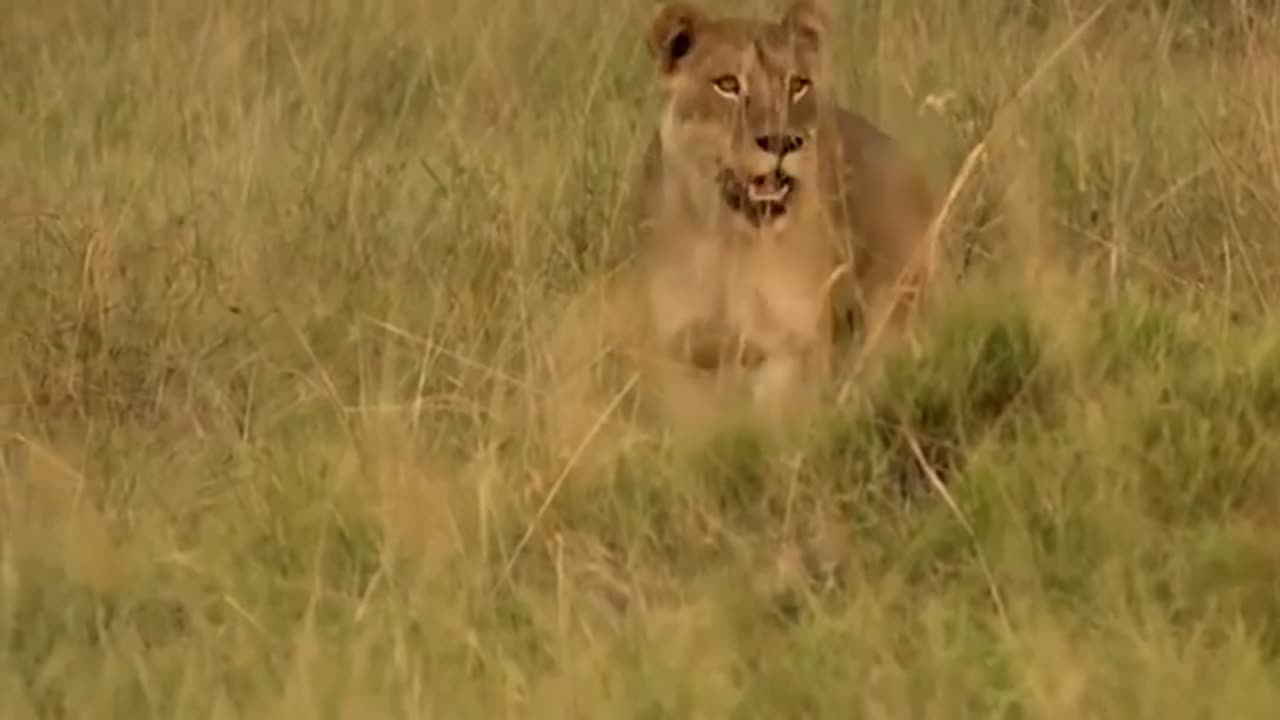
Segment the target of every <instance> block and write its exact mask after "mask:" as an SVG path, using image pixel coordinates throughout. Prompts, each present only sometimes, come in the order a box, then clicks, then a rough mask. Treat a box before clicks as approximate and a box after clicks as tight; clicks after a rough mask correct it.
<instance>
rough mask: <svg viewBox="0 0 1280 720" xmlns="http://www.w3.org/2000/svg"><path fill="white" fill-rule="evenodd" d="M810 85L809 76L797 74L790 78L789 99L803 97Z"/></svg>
mask: <svg viewBox="0 0 1280 720" xmlns="http://www.w3.org/2000/svg"><path fill="white" fill-rule="evenodd" d="M810 85H812V83H811V82H810V81H809V78H806V77H800V76H799V75H797V76H795V77H792V78H791V99H792V100H793V101H795V100H799V99H800V98H802V97H804V95H805V93H807V92H809V86H810Z"/></svg>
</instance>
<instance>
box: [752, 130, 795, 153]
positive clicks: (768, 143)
mask: <svg viewBox="0 0 1280 720" xmlns="http://www.w3.org/2000/svg"><path fill="white" fill-rule="evenodd" d="M756 146H757V147H759V148H760V149H761V150H763V151H765V152H767V153H770V154H772V155H786V154H787V153H793V152H795V151H797V150H799V149H800V148H802V147H804V138H802V137H800V136H799V135H789V134H786V133H778V134H774V135H761V136H759V137H757V138H756Z"/></svg>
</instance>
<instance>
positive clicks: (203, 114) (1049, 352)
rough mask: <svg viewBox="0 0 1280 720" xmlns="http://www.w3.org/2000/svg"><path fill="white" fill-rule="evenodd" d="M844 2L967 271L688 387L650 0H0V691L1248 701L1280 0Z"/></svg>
mask: <svg viewBox="0 0 1280 720" xmlns="http://www.w3.org/2000/svg"><path fill="white" fill-rule="evenodd" d="M718 5H719V6H720V7H722V8H724V7H733V4H732V3H728V2H723V3H719V4H718ZM844 5H847V7H845V6H841V8H840V11H839V12H838V13H837V22H838V23H839V28H840V32H839V33H838V35H839V37H841V38H842V43H841V46H840V47H839V48H838V49H837V59H838V62H839V66H840V68H841V69H842V71H843V72H844V73H845V74H844V77H845V82H844V83H843V84H842V85H841V88H840V92H841V97H842V99H844V100H846V101H848V102H849V103H850V104H852V105H854V106H856V107H858V108H860V109H862V110H864V111H865V112H866V113H868V114H869V115H870V116H872V117H873V118H875V119H877V120H878V121H880V122H881V123H882V124H883V125H885V126H886V127H889V128H891V129H893V130H895V131H896V133H897V134H898V135H899V136H900V137H901V138H902V140H903V141H904V142H905V143H907V144H908V145H909V146H910V147H911V148H912V149H913V151H915V152H916V154H918V155H919V156H921V157H922V158H925V159H926V160H927V161H928V163H929V166H930V172H931V173H932V176H933V178H934V179H935V181H936V183H937V185H938V187H939V188H940V189H941V188H946V187H948V186H949V184H950V183H952V182H953V181H955V180H956V179H957V177H959V178H960V179H961V180H962V182H960V183H959V184H958V185H957V187H958V192H957V193H956V195H955V201H954V204H953V206H952V207H951V210H950V213H949V215H948V218H947V223H946V224H945V225H944V226H943V228H942V230H943V231H942V234H941V241H942V243H943V247H944V249H945V252H946V256H947V258H948V261H949V263H950V265H949V267H950V272H951V273H952V275H953V280H954V283H953V284H954V286H955V287H954V292H953V293H951V294H949V295H947V296H946V302H945V303H942V304H941V305H940V306H939V307H936V308H933V309H932V311H931V312H930V314H929V316H928V318H927V321H926V326H925V329H924V334H923V338H922V344H921V347H920V348H918V350H917V351H916V352H914V353H909V354H906V353H904V354H903V355H902V356H900V357H895V358H893V359H892V360H891V361H890V362H889V363H888V365H887V367H886V373H885V376H884V378H883V381H882V382H881V383H878V384H876V385H873V386H865V387H862V386H860V387H858V388H856V389H857V392H853V393H850V394H849V395H848V397H846V398H843V399H841V400H834V399H833V400H832V401H831V402H830V403H828V404H827V405H826V406H825V407H823V408H822V409H821V410H820V412H818V413H817V415H816V416H814V417H812V418H810V419H809V420H807V421H805V422H804V423H802V424H798V425H795V426H792V427H788V428H785V429H784V431H783V432H771V433H763V432H760V431H759V430H758V429H755V428H752V427H750V426H748V425H745V424H744V425H742V426H734V427H726V428H720V429H718V430H717V431H715V432H710V433H707V434H704V435H698V436H693V435H678V434H673V433H664V432H662V431H661V429H660V428H658V427H655V426H653V425H652V424H649V423H646V422H645V421H644V418H643V416H642V415H641V409H642V408H641V407H640V405H639V403H637V399H638V398H642V396H643V388H642V387H641V384H639V383H637V382H636V381H635V380H634V375H633V374H632V372H631V370H630V368H629V366H628V365H627V364H626V363H625V362H622V359H625V358H624V356H623V354H622V353H620V352H608V349H609V348H608V347H607V346H608V343H609V342H610V340H611V338H616V336H617V334H618V331H626V330H628V329H630V325H629V324H628V321H629V320H633V319H634V314H633V313H631V312H629V311H628V310H627V309H626V308H609V307H606V306H604V305H603V304H602V301H601V294H600V292H599V288H600V283H602V282H604V280H602V278H605V277H610V276H609V272H610V271H611V270H613V269H615V268H616V267H617V266H618V264H619V263H620V262H621V261H623V260H624V259H625V258H626V256H627V251H628V247H629V246H628V243H629V242H630V241H631V237H630V235H629V228H627V227H626V226H625V224H624V223H623V222H622V217H623V216H622V214H621V202H622V198H623V190H624V186H623V183H624V181H625V179H626V177H627V171H628V170H629V167H630V165H629V164H630V163H631V162H632V161H634V159H635V158H636V156H637V153H638V151H639V150H640V149H641V148H642V147H643V142H644V140H645V139H646V137H647V133H648V131H649V130H650V129H651V127H652V110H653V108H654V107H655V105H654V101H655V100H656V93H655V87H654V75H653V70H652V68H651V67H650V65H649V61H648V60H647V58H646V57H645V54H644V49H643V44H642V41H643V33H642V28H643V27H644V23H645V22H646V21H647V19H648V17H649V13H650V10H651V5H650V3H649V2H648V1H647V0H627V1H626V2H619V3H611V4H601V3H594V2H586V1H585V0H561V1H560V2H550V0H530V1H529V2H525V3H521V4H519V6H518V7H517V6H515V5H500V4H497V3H488V4H479V5H473V4H471V3H465V2H461V1H460V0H419V1H418V2H410V1H408V0H393V1H388V2H382V3H368V4H364V5H361V4H357V3H345V2H336V1H332V0H330V1H318V2H302V1H301V0H278V1H277V2H273V3H258V2H249V1H248V0H235V1H234V2H230V3H218V4H198V3H191V2H177V1H176V0H175V1H171V2H167V3H161V2H152V3H124V2H110V3H90V2H61V3H55V4H52V5H41V4H38V3H35V2H33V1H32V0H19V2H16V3H10V6H9V7H8V8H7V10H6V14H5V19H4V21H3V22H0V68H2V69H0V167H2V168H4V171H3V172H0V253H3V256H4V263H3V266H2V267H3V269H2V270H0V298H2V301H3V303H4V304H3V323H0V342H2V343H3V345H2V346H0V642H2V644H0V717H3V718H6V720H7V719H9V718H13V719H15V720H17V719H19V718H34V717H94V718H112V717H129V718H137V717H165V718H172V717H182V718H188V717H272V718H281V717H319V716H324V717H356V716H358V715H361V714H363V715H366V716H373V717H380V718H381V717H415V718H418V717H447V718H460V717H484V718H492V717H499V716H501V717H542V716H545V717H566V716H572V717H593V718H596V717H619V716H637V717H769V718H777V717H847V716H854V717H867V718H879V717H884V718H901V717H908V716H909V717H940V718H955V717H996V716H999V717H1046V718H1051V717H1063V718H1076V717H1123V718H1160V720H1173V719H1175V718H1182V717H1204V716H1210V715H1212V716H1223V717H1232V718H1238V717H1259V718H1261V717H1274V716H1275V715H1276V712H1277V709H1280V683H1278V681H1280V677H1278V673H1277V669H1276V668H1277V665H1276V661H1277V657H1278V656H1280V604H1278V603H1277V597H1280V594H1278V591H1280V585H1278V584H1277V580H1276V578H1277V575H1276V573H1275V568H1276V567H1277V562H1278V561H1280V551H1278V550H1277V548H1280V531H1277V528H1280V485H1277V484H1276V482H1275V478H1276V477H1277V473H1278V472H1280V448H1277V447H1276V444H1275V443H1274V442H1272V441H1271V438H1272V437H1273V436H1274V429H1275V428H1276V426H1277V423H1280V334H1277V333H1276V331H1275V329H1274V326H1273V325H1272V323H1271V317H1272V313H1271V308H1272V305H1273V302H1274V300H1275V298H1276V297H1277V296H1278V294H1280V255H1278V248H1280V246H1277V245H1276V244H1275V243H1274V242H1273V240H1274V238H1275V237H1276V231H1277V229H1278V228H1280V57H1278V55H1280V16H1277V13H1276V11H1275V10H1273V9H1272V8H1271V7H1269V6H1268V5H1266V4H1264V3H1254V4H1247V3H1226V2H1222V3H1214V4H1210V3H1202V4H1197V3H1194V2H1189V1H1186V2H1176V1H1175V0H1170V1H1169V2H1155V1H1154V0H1153V1H1151V2H1144V1H1141V0H1118V1H1116V2H1112V3H1110V4H1108V6H1107V7H1106V8H1105V9H1104V11H1103V12H1101V13H1100V14H1099V15H1098V16H1097V20H1096V22H1094V23H1093V24H1091V25H1089V26H1088V27H1087V28H1085V29H1084V30H1083V31H1081V32H1080V34H1079V35H1078V37H1074V38H1073V37H1072V33H1075V32H1077V30H1079V29H1080V28H1081V27H1082V26H1084V25H1085V24H1086V20H1087V19H1088V18H1089V17H1090V16H1091V14H1092V13H1093V12H1094V11H1095V10H1097V9H1098V8H1100V7H1102V6H1103V5H1104V3H1102V2H1100V1H1099V0H1046V1H1044V2H1037V3H1021V2H1018V3H1015V2H1005V1H1003V0H1002V1H1000V2H992V3H988V4H982V3H956V2H943V1H942V0H904V1H902V2H894V3H889V2H871V1H868V2H857V3H846V4H844ZM1060 47H1062V48H1065V49H1063V50H1062V52H1061V53H1060V54H1058V55H1057V56H1054V55H1053V54H1054V52H1055V49H1057V48H1060ZM1037 69H1043V72H1042V74H1041V75H1040V76H1039V77H1037V79H1036V81H1035V82H1034V83H1031V84H1030V85H1027V83H1028V79H1029V78H1032V77H1033V76H1035V74H1036V72H1037ZM1024 85H1027V86H1028V90H1027V91H1026V93H1025V94H1024V96H1023V97H1021V98H1020V99H1018V100H1017V101H1016V102H1011V100H1012V99H1013V98H1014V97H1015V95H1016V94H1017V93H1018V92H1019V88H1021V87H1023V86H1024ZM1001 108H1005V110H1004V111H1002V112H1001V114H1000V116H999V122H995V123H994V124H993V121H994V120H995V119H996V113H997V111H999V110H1000V109H1001ZM978 146H981V149H982V150H981V152H980V153H977V154H974V158H975V160H974V161H973V162H971V163H970V165H969V166H968V167H969V170H965V171H962V167H963V166H964V161H965V158H966V157H967V156H968V155H969V154H970V153H972V152H973V150H974V148H975V147H978ZM623 334H625V332H624V333H623Z"/></svg>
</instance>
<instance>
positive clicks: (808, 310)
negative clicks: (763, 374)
mask: <svg viewBox="0 0 1280 720" xmlns="http://www.w3.org/2000/svg"><path fill="white" fill-rule="evenodd" d="M820 247H821V245H820V244H819V243H818V239H817V238H815V237H812V236H805V235H801V234H798V233H794V232H793V233H787V234H781V233H760V234H757V235H754V236H751V237H745V238H744V237H723V236H714V235H705V234H697V235H695V234H690V235H686V236H684V237H682V238H679V241H678V242H677V243H675V245H674V246H668V250H669V252H672V253H673V255H672V256H669V257H668V258H667V262H665V263H662V265H661V269H660V271H659V272H658V273H657V274H656V275H655V278H654V279H655V282H654V284H653V285H652V286H651V290H652V293H653V294H652V296H651V299H652V301H653V303H654V306H655V307H654V309H655V311H656V316H657V320H658V325H659V331H660V332H661V333H662V334H664V335H669V336H670V335H675V334H676V333H679V332H680V331H681V330H682V329H683V328H685V327H688V326H690V325H693V324H699V323H700V324H710V325H714V326H721V327H724V328H725V329H726V330H728V331H730V332H731V333H733V334H734V335H739V336H740V337H741V338H742V340H743V341H745V342H746V343H749V344H751V345H754V346H756V347H758V348H759V349H760V350H761V351H763V352H764V353H766V354H768V355H777V354H789V353H794V352H799V351H803V350H805V349H807V348H810V347H812V346H814V345H815V344H821V343H822V342H823V340H824V339H825V335H824V332H823V331H824V329H825V328H826V327H827V324H826V323H825V319H826V313H825V310H826V301H827V298H826V294H825V285H826V281H827V277H828V276H829V274H830V271H831V269H832V268H831V263H830V261H829V259H828V258H827V257H826V256H825V255H824V254H823V253H821V252H820V251H819V248H820Z"/></svg>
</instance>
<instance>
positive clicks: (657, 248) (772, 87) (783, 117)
mask: <svg viewBox="0 0 1280 720" xmlns="http://www.w3.org/2000/svg"><path fill="white" fill-rule="evenodd" d="M826 40H827V19H826V14H825V12H823V11H822V8H821V7H820V6H819V5H818V4H817V3H816V2H814V0H797V1H796V2H794V3H793V4H792V5H791V6H790V7H789V8H788V9H786V11H785V12H783V13H782V14H781V16H780V17H779V18H778V19H777V20H773V21H767V20H752V19H745V18H737V17H723V18H717V17H711V16H709V15H707V14H705V13H704V12H703V11H701V10H699V9H697V8H695V7H694V6H692V5H689V4H686V3H684V2H669V3H667V4H665V5H663V6H662V7H661V8H660V9H659V11H658V12H657V14H656V16H655V18H654V21H653V24H652V26H651V28H650V32H649V37H648V46H649V49H650V51H651V53H652V55H653V57H654V59H655V60H656V62H657V66H658V74H659V77H660V80H661V83H662V86H663V90H664V105H663V109H662V112H661V116H660V119H659V128H658V131H657V132H656V134H655V137H654V138H653V139H652V141H651V142H650V144H649V147H648V149H647V151H646V155H645V159H644V163H643V168H642V170H641V175H640V178H639V184H638V192H639V195H638V203H637V210H638V212H639V213H640V224H641V228H642V234H643V243H642V248H641V250H642V253H641V254H642V263H643V265H642V271H643V277H644V281H643V282H644V285H645V288H646V291H647V298H648V312H649V320H650V322H651V330H652V332H653V333H654V336H655V338H656V341H657V343H658V347H659V348H660V349H661V351H662V352H663V353H664V356H665V359H666V360H667V366H668V367H667V369H668V373H667V375H666V377H667V380H668V381H671V382H675V383H678V385H679V387H680V388H681V389H675V388H672V390H673V391H674V392H676V393H681V392H692V391H694V390H695V389H697V388H699V387H709V386H715V385H717V384H718V383H719V381H720V380H724V379H726V378H746V379H747V380H748V387H749V395H750V402H751V403H752V404H754V405H756V406H757V407H760V406H769V407H778V403H779V402H783V403H785V402H788V401H791V400H794V399H797V398H804V397H806V396H808V397H811V396H812V395H811V394H808V395H806V392H805V391H812V390H814V389H816V387H817V383H816V382H815V381H817V380H820V379H822V378H824V377H825V376H826V375H827V374H828V373H829V372H830V371H831V370H832V369H833V368H832V360H833V357H834V354H833V351H834V350H836V349H838V348H841V347H844V346H846V345H847V343H848V340H849V339H850V338H852V337H854V336H856V335H864V336H865V335H866V334H867V330H868V329H869V326H874V325H877V324H879V323H885V324H886V325H887V326H889V327H890V328H893V327H897V326H900V325H901V323H902V321H903V320H904V319H905V317H906V313H905V312H904V311H905V310H909V309H910V308H911V307H912V306H913V302H912V300H911V298H906V300H907V301H906V302H895V301H898V300H900V299H901V295H902V293H901V292H899V288H897V287H895V285H899V284H901V283H905V284H906V285H907V286H909V287H918V286H920V285H921V284H923V282H924V280H926V279H927V278H928V276H929V275H930V271H931V265H932V263H931V262H929V258H928V257H927V255H926V254H924V253H921V252H918V250H920V247H921V244H922V242H921V241H922V238H923V236H924V231H925V229H926V227H927V225H928V222H929V220H930V219H931V216H932V212H933V200H932V198H931V196H930V193H929V190H928V188H927V186H926V184H925V182H924V180H923V179H922V177H921V175H920V173H919V172H918V170H917V169H916V168H915V166H914V165H913V164H912V163H911V162H910V161H909V160H908V159H907V157H906V156H905V155H904V154H903V153H902V152H901V151H900V150H899V149H898V147H897V145H896V144H895V142H894V141H893V140H892V139H891V138H890V137H889V136H887V135H886V134H884V133H883V132H881V131H880V130H879V129H878V128H876V127H875V126H874V125H872V124H871V123H870V122H869V121H868V120H866V119H865V118H863V117H861V116H859V115H857V114H854V113H851V112H848V111H846V110H844V109H843V108H840V107H838V106H837V105H836V104H835V103H834V102H832V101H831V100H830V99H829V97H828V78H827V75H826V67H825V65H826V62H825V57H824V56H825V47H824V44H825V42H826ZM779 171H780V172H779ZM753 179H754V180H753ZM753 188H754V194H753V190H752V189H753ZM780 188H781V189H780ZM780 193H781V195H780V196H781V197H782V198H783V199H782V200H774V199H772V198H776V197H779V194H780ZM744 198H745V199H744ZM759 198H766V199H764V200H760V199H759ZM780 205H785V214H783V215H782V216H781V217H777V218H775V219H772V220H764V221H759V222H756V221H754V220H753V219H752V216H751V213H752V212H755V213H757V214H759V213H763V212H764V210H765V209H768V208H772V209H774V210H775V211H776V209H777V208H778V207H779V206H780ZM735 208H737V209H735ZM742 208H748V209H747V210H743V209H742ZM688 402H689V403H691V404H692V405H694V406H700V405H702V404H703V403H704V402H705V398H698V399H690V400H689V401H688Z"/></svg>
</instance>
